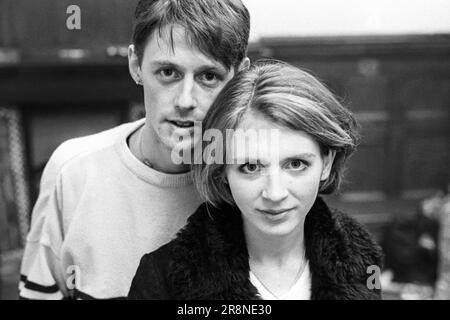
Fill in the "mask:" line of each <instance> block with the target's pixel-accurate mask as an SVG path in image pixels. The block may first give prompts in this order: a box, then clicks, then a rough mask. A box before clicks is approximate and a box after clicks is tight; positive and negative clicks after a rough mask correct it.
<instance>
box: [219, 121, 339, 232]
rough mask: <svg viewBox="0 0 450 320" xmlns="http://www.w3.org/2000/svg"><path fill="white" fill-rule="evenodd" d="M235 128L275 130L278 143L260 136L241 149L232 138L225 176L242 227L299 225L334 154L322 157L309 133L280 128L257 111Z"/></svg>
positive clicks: (268, 228)
mask: <svg viewBox="0 0 450 320" xmlns="http://www.w3.org/2000/svg"><path fill="white" fill-rule="evenodd" d="M238 129H243V130H244V131H245V132H249V131H247V130H250V131H252V130H254V131H255V132H257V135H258V137H259V136H262V135H260V133H261V132H263V131H264V130H266V132H267V130H276V131H271V132H277V134H278V139H277V140H278V143H276V142H277V141H274V139H273V138H271V139H270V142H269V143H267V141H268V140H267V139H261V140H258V142H257V143H251V144H250V145H249V146H247V147H245V148H243V147H242V145H241V147H236V145H237V143H236V142H235V141H234V142H232V146H233V147H234V154H233V160H234V164H229V165H228V166H227V169H226V177H227V179H228V184H229V187H230V189H231V193H232V196H233V198H234V201H235V202H236V204H237V206H238V207H239V209H240V211H241V213H242V217H243V221H244V227H245V229H246V230H247V231H250V232H256V233H263V234H267V235H288V234H290V233H292V232H295V231H296V230H299V228H303V223H304V219H305V217H306V214H307V213H308V212H309V210H310V209H311V207H312V205H313V204H314V201H315V199H316V197H317V194H318V190H319V184H320V181H321V180H325V179H326V178H328V176H329V173H330V168H331V164H332V161H333V158H334V155H333V154H330V155H327V156H322V155H321V152H320V148H319V145H318V143H317V142H316V141H315V140H314V139H313V138H312V137H311V136H309V135H308V134H306V133H304V132H302V131H293V130H291V129H288V128H283V127H280V126H278V125H276V124H274V123H272V122H270V121H269V120H266V119H265V118H264V117H263V116H262V115H260V114H258V113H249V114H247V115H246V116H245V117H244V118H243V120H242V121H241V123H240V125H239V127H238ZM271 137H272V135H271ZM236 163H237V164H236Z"/></svg>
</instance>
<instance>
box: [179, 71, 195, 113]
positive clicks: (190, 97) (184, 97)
mask: <svg viewBox="0 0 450 320" xmlns="http://www.w3.org/2000/svg"><path fill="white" fill-rule="evenodd" d="M194 90H195V82H194V79H192V78H190V77H185V78H184V79H183V81H182V82H181V83H180V86H179V91H178V95H177V97H176V101H175V107H176V108H178V109H180V110H182V111H184V110H190V109H194V108H195V107H196V106H197V101H196V99H195V96H194Z"/></svg>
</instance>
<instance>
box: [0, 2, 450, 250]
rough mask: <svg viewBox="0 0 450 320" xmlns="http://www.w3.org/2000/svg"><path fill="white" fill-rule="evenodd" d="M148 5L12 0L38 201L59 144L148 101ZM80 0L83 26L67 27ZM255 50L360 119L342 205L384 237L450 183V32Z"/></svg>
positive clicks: (7, 81)
mask: <svg viewBox="0 0 450 320" xmlns="http://www.w3.org/2000/svg"><path fill="white" fill-rule="evenodd" d="M136 2H137V0H95V1H92V0H83V1H81V0H77V1H69V0H40V1H35V0H0V108H2V107H10V108H14V109H15V110H17V111H18V112H19V114H20V115H21V126H22V132H23V136H24V141H23V143H24V146H25V154H24V157H25V158H26V164H27V166H26V170H27V177H28V178H29V181H28V183H29V185H30V197H31V202H33V201H34V200H35V198H36V195H37V193H38V182H39V178H40V174H41V171H42V168H43V166H44V165H45V162H46V160H47V159H48V157H49V156H50V154H51V152H52V151H53V150H54V148H56V146H57V145H58V144H59V143H61V142H62V141H64V140H66V139H68V138H70V137H74V136H81V135H85V134H90V133H93V132H97V131H100V130H103V129H106V128H109V127H112V126H114V125H117V124H119V123H122V122H125V121H128V120H130V119H131V118H132V117H131V116H130V114H131V113H132V110H133V106H134V105H136V104H139V103H141V102H142V92H141V91H140V89H139V88H138V87H136V85H135V84H134V83H133V81H132V80H131V78H130V76H129V74H128V67H127V61H126V50H124V48H126V47H127V45H128V44H129V40H130V37H131V27H132V16H133V11H134V6H135V4H136ZM70 4H76V5H78V6H79V7H80V8H81V30H72V31H71V30H68V29H67V28H66V19H67V17H68V15H67V14H66V8H67V6H69V5H70ZM249 54H250V56H251V58H252V59H257V58H258V57H274V58H277V59H281V60H286V61H288V62H290V63H292V64H295V65H297V66H300V67H303V68H306V69H308V70H310V71H311V72H312V73H313V74H315V75H317V76H318V77H319V78H321V79H322V80H324V81H325V82H326V83H327V84H328V85H329V87H330V88H332V90H333V91H334V92H335V93H337V94H338V95H339V96H340V97H342V98H343V100H344V101H345V103H347V104H348V105H349V106H350V108H351V109H352V110H353V111H354V112H355V113H356V116H357V118H358V120H359V121H360V123H361V126H362V136H363V139H362V143H361V145H360V147H359V149H358V151H357V153H356V154H355V155H354V157H352V158H351V159H350V161H349V166H348V174H347V182H346V183H345V184H344V186H343V188H342V191H341V193H340V194H339V195H337V196H335V197H331V198H330V201H332V202H335V203H336V204H337V205H339V206H341V207H343V208H344V209H345V210H347V211H349V212H350V213H351V214H354V215H355V216H357V217H358V218H359V219H361V221H363V222H364V223H366V224H368V225H369V226H371V227H372V230H374V232H376V230H377V226H381V225H383V224H385V223H387V222H388V221H389V220H390V219H391V218H392V217H393V216H396V215H398V214H413V213H414V210H415V209H416V207H417V205H418V203H419V201H420V200H421V199H422V198H423V197H425V196H426V195H428V194H429V193H431V192H433V191H434V190H436V188H440V187H443V186H444V185H445V184H448V183H449V182H450V167H449V164H450V148H449V147H450V145H449V144H450V139H449V137H450V129H449V123H450V121H449V120H450V116H449V110H450V106H449V104H450V37H449V36H446V35H442V36H431V35H430V36H427V35H421V36H386V37H381V36H377V37H374V36H366V37H334V38H297V39H294V38H270V39H269V38H266V39H262V40H261V41H260V42H259V43H253V44H252V45H251V47H250V52H249ZM3 131H4V130H3ZM1 132H2V131H1V130H0V133H1ZM5 134H6V133H5ZM0 149H1V146H0ZM1 150H4V149H1ZM1 207H2V205H1V204H0V208H1ZM3 207H4V206H3ZM1 214H2V212H0V219H2V217H1ZM1 221H4V219H3V220H1ZM10 243H17V242H14V241H12V242H10Z"/></svg>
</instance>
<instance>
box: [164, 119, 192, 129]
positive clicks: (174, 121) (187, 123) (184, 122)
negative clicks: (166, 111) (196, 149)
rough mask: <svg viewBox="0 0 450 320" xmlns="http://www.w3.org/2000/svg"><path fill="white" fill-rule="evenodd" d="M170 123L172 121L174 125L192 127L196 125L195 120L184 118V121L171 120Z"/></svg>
mask: <svg viewBox="0 0 450 320" xmlns="http://www.w3.org/2000/svg"><path fill="white" fill-rule="evenodd" d="M169 123H171V124H173V125H174V126H176V127H179V128H191V127H193V126H194V121H190V120H184V121H180V120H169Z"/></svg>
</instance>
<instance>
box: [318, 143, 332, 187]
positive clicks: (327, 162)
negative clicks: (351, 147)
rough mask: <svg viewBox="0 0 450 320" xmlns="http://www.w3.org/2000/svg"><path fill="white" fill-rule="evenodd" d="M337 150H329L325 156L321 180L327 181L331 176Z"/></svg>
mask: <svg viewBox="0 0 450 320" xmlns="http://www.w3.org/2000/svg"><path fill="white" fill-rule="evenodd" d="M335 157H336V150H329V151H328V154H327V155H325V156H324V157H323V169H322V175H321V176H320V181H325V180H327V179H328V177H329V176H330V172H331V167H332V166H333V162H334V158H335Z"/></svg>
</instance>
